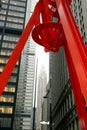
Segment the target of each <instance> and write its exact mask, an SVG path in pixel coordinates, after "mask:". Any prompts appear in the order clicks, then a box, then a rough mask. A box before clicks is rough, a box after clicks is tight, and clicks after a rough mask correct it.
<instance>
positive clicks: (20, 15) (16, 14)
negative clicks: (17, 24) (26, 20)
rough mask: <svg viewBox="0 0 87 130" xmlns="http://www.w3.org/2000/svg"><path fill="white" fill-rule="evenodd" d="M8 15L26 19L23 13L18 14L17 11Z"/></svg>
mask: <svg viewBox="0 0 87 130" xmlns="http://www.w3.org/2000/svg"><path fill="white" fill-rule="evenodd" d="M8 15H9V16H17V17H24V13H21V12H17V11H15V12H14V11H10V10H9V12H8Z"/></svg>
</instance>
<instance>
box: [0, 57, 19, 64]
mask: <svg viewBox="0 0 87 130" xmlns="http://www.w3.org/2000/svg"><path fill="white" fill-rule="evenodd" d="M7 61H8V58H5V57H4V58H2V57H0V63H1V64H7ZM18 64H19V62H17V63H16V65H18Z"/></svg>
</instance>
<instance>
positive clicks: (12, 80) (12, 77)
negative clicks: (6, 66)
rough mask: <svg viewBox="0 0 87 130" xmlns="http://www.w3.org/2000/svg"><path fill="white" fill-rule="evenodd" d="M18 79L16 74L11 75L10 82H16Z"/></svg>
mask: <svg viewBox="0 0 87 130" xmlns="http://www.w3.org/2000/svg"><path fill="white" fill-rule="evenodd" d="M16 79H17V77H16V76H11V77H10V79H9V82H14V83H16Z"/></svg>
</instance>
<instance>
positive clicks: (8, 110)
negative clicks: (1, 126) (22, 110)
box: [0, 106, 13, 114]
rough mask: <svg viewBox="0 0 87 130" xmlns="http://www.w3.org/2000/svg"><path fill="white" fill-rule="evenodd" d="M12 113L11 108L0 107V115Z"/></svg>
mask: <svg viewBox="0 0 87 130" xmlns="http://www.w3.org/2000/svg"><path fill="white" fill-rule="evenodd" d="M12 112H13V108H12V107H7V106H1V107H0V113H5V114H12Z"/></svg>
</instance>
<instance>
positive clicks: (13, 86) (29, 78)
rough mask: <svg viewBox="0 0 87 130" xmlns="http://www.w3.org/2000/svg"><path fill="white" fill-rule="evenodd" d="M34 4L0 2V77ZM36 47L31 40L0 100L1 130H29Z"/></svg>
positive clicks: (13, 0) (24, 0)
mask: <svg viewBox="0 0 87 130" xmlns="http://www.w3.org/2000/svg"><path fill="white" fill-rule="evenodd" d="M32 5H33V1H30V0H1V1H0V8H1V9H0V73H2V71H3V68H4V66H5V65H6V63H7V61H8V59H9V56H10V55H11V53H12V51H13V49H14V47H15V45H16V42H17V41H18V39H19V37H20V35H21V33H22V31H23V29H24V26H25V24H26V23H27V20H28V19H29V17H30V15H31V13H32V9H33V8H32ZM34 71H35V45H34V44H33V41H32V39H31V38H29V39H28V41H27V44H26V46H25V48H24V50H23V52H22V55H21V57H20V59H19V60H18V62H17V63H16V66H15V68H14V70H13V72H12V75H11V77H10V79H9V81H8V83H7V85H6V87H5V90H4V92H3V95H2V96H1V97H0V130H13V129H14V130H27V129H28V130H31V127H32V118H33V117H32V114H33V113H32V102H33V87H34Z"/></svg>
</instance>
